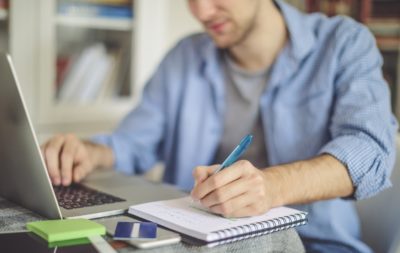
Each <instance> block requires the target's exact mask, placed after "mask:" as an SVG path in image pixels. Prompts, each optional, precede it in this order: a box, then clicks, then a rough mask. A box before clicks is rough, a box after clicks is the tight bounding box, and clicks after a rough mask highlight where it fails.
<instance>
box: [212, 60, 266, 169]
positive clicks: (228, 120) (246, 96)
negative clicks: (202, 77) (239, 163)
mask: <svg viewBox="0 0 400 253" xmlns="http://www.w3.org/2000/svg"><path fill="white" fill-rule="evenodd" d="M223 63H224V71H225V91H226V92H225V94H226V95H225V114H224V132H223V135H222V139H221V142H220V145H219V147H218V150H217V153H216V157H215V163H222V162H223V161H224V160H225V158H226V157H227V156H228V155H229V154H230V153H231V152H232V150H233V149H234V148H235V147H236V146H237V145H238V144H239V142H240V140H241V139H242V138H243V136H245V135H246V134H252V135H253V136H254V138H253V143H252V144H251V145H250V147H249V148H248V149H247V151H246V152H245V153H244V155H243V156H242V157H241V158H240V159H241V160H249V161H250V162H251V163H252V164H253V165H254V166H256V167H257V168H264V167H266V166H268V159H267V150H266V147H265V138H264V131H263V122H262V120H261V116H260V97H261V94H262V93H263V91H264V90H265V87H266V84H267V79H268V73H269V72H268V69H264V70H260V71H256V72H250V71H247V70H244V69H242V68H241V67H239V66H238V65H237V64H236V63H235V62H233V60H232V59H231V58H230V56H229V55H228V53H227V52H224V53H223Z"/></svg>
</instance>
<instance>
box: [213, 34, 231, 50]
mask: <svg viewBox="0 0 400 253" xmlns="http://www.w3.org/2000/svg"><path fill="white" fill-rule="evenodd" d="M211 38H212V39H213V41H214V43H215V45H216V46H217V47H218V48H221V49H225V48H229V47H231V46H233V45H235V41H234V40H232V39H229V38H218V37H216V36H211Z"/></svg>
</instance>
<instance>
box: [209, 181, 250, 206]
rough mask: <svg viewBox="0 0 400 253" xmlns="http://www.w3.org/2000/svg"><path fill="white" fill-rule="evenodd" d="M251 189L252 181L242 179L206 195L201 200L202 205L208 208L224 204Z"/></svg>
mask: <svg viewBox="0 0 400 253" xmlns="http://www.w3.org/2000/svg"><path fill="white" fill-rule="evenodd" d="M251 187H252V181H250V180H247V179H244V178H240V179H238V180H236V181H233V182H232V183H230V184H227V185H224V186H222V187H220V188H218V189H216V190H214V191H213V192H211V193H210V194H208V195H206V196H205V197H204V198H203V199H202V200H201V204H202V205H203V206H206V207H210V206H214V205H217V204H222V203H224V202H226V201H228V200H230V199H232V198H235V197H237V196H239V195H242V194H243V193H245V192H247V191H249V190H250V189H251Z"/></svg>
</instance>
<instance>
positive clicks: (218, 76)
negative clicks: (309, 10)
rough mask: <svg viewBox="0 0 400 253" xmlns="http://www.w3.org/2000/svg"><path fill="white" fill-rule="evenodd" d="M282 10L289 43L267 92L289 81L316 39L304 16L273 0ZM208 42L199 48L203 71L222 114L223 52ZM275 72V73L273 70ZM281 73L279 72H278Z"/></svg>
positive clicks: (275, 67) (290, 7)
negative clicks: (284, 81)
mask: <svg viewBox="0 0 400 253" xmlns="http://www.w3.org/2000/svg"><path fill="white" fill-rule="evenodd" d="M274 1H275V3H276V5H277V6H278V8H279V9H280V11H281V13H282V15H283V17H284V20H285V23H286V27H287V29H288V33H289V44H288V45H286V47H285V48H284V49H283V50H282V52H281V53H280V54H279V56H278V57H277V59H276V61H275V63H274V64H273V66H272V67H271V70H272V71H271V76H270V82H271V83H269V85H268V89H270V88H272V87H274V86H276V85H278V84H279V83H282V81H283V79H286V78H290V76H291V75H292V74H293V73H295V71H296V70H297V69H298V68H299V66H300V63H301V62H302V60H303V59H304V58H305V57H306V56H307V55H308V54H309V53H311V51H312V49H313V47H314V45H315V42H316V38H315V35H314V33H313V30H312V29H313V28H312V26H311V25H310V24H309V23H307V21H306V19H305V14H303V13H301V12H300V11H299V10H297V9H296V8H294V7H293V6H291V5H289V4H287V3H285V2H283V1H281V0H274ZM203 42H205V43H203V44H202V48H201V49H200V50H201V52H202V56H203V61H202V71H204V72H203V73H204V75H205V77H206V78H207V79H208V80H209V81H210V83H211V85H212V86H213V89H214V91H215V92H214V96H215V100H214V101H217V102H216V107H217V110H218V111H219V112H222V111H223V97H224V87H223V84H224V76H223V69H222V59H221V58H222V57H221V50H220V49H218V48H217V47H216V46H215V44H214V42H213V41H212V40H211V38H209V36H208V35H207V36H206V39H205V41H203ZM274 69H275V71H274ZM276 70H279V71H276Z"/></svg>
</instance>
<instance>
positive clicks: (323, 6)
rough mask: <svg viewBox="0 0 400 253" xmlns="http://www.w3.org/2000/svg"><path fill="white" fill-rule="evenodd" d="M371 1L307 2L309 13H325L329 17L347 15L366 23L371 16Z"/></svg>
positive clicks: (319, 0)
mask: <svg viewBox="0 0 400 253" xmlns="http://www.w3.org/2000/svg"><path fill="white" fill-rule="evenodd" d="M370 8H371V2H370V0H305V10H306V11H307V12H316V11H318V12H323V13H325V14H326V15H328V16H334V15H346V16H350V17H352V18H354V19H356V20H358V21H361V22H365V21H366V20H368V18H369V15H370Z"/></svg>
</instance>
